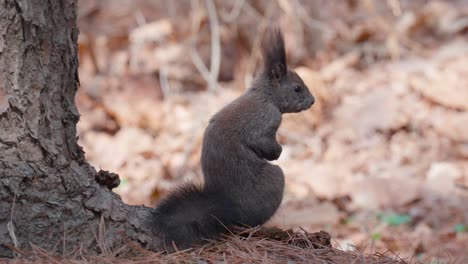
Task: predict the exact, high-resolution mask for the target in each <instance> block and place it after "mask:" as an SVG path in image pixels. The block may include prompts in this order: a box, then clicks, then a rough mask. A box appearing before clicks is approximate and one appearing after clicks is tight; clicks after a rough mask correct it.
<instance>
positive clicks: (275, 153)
mask: <svg viewBox="0 0 468 264" xmlns="http://www.w3.org/2000/svg"><path fill="white" fill-rule="evenodd" d="M275 143H276V144H273V145H272V148H271V150H270V151H269V152H268V153H267V155H265V158H266V159H267V160H270V161H271V160H277V159H278V158H279V157H280V156H281V152H282V151H283V148H282V147H281V145H280V144H279V143H278V142H275Z"/></svg>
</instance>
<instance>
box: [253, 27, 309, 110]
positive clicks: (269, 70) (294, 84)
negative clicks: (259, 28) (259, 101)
mask: <svg viewBox="0 0 468 264" xmlns="http://www.w3.org/2000/svg"><path fill="white" fill-rule="evenodd" d="M262 54H263V60H264V67H263V72H262V73H261V75H260V79H261V81H262V83H263V84H264V85H262V86H263V87H262V89H266V90H267V91H266V92H267V94H269V95H270V98H272V100H273V103H274V104H275V105H276V106H277V107H278V108H279V109H280V111H281V113H294V112H300V111H303V110H306V109H309V108H310V107H311V106H312V104H314V102H315V98H314V96H313V95H312V94H311V93H310V91H309V88H308V87H307V86H306V85H305V84H304V81H302V79H301V77H299V75H298V74H297V73H296V72H294V71H292V70H289V69H288V67H287V65H286V51H285V47H284V38H283V33H282V32H281V30H280V29H278V28H274V29H272V30H270V31H269V32H268V34H267V37H266V38H264V40H263V43H262ZM265 84H266V85H265Z"/></svg>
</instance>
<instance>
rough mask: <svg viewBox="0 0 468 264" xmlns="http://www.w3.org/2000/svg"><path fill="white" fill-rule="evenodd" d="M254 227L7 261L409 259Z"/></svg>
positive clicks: (35, 250) (27, 254)
mask: <svg viewBox="0 0 468 264" xmlns="http://www.w3.org/2000/svg"><path fill="white" fill-rule="evenodd" d="M257 231H258V229H252V230H249V233H247V234H246V233H244V234H243V235H230V236H227V237H225V238H223V239H221V240H219V241H212V242H211V243H209V244H207V245H204V246H201V247H197V248H194V249H189V250H184V251H178V252H175V253H171V254H165V253H161V252H159V253H156V252H151V251H148V250H145V249H143V248H141V247H138V246H135V245H128V246H127V247H128V248H131V250H130V251H129V250H118V251H115V252H111V253H108V254H107V255H106V254H102V255H82V254H81V253H79V254H77V253H75V254H74V256H71V255H68V256H59V255H54V254H53V253H50V252H47V251H46V250H43V249H41V248H39V247H36V246H32V248H31V249H30V250H28V251H25V250H19V249H16V248H15V249H14V250H15V251H16V252H17V253H18V255H19V256H18V257H16V258H15V259H12V260H11V261H10V263H17V264H20V263H73V264H75V263H133V264H143V263H234V264H235V263H312V264H314V263H317V264H318V263H320V264H322V263H337V264H341V263H343V264H345V263H346V264H350V263H355V264H364V263H366V264H371V263H372V264H396V263H398V264H404V263H409V262H406V261H404V260H402V259H401V258H399V257H398V256H397V255H396V254H394V253H392V252H386V253H377V252H373V253H371V254H368V253H364V252H365V251H366V250H365V248H363V247H361V248H360V249H356V250H355V251H343V250H340V249H335V248H331V247H323V246H322V247H319V248H313V247H311V246H309V247H307V248H303V247H301V246H297V245H302V246H303V245H304V243H296V244H297V245H294V241H296V242H297V239H298V237H302V238H304V237H305V236H304V235H303V234H304V233H303V232H302V231H299V232H294V233H293V234H292V236H291V237H290V239H288V240H287V241H278V240H272V239H266V238H265V237H259V236H256V235H255V233H256V232H257ZM309 242H310V241H309ZM309 245H311V244H310V243H309ZM315 246H316V244H315ZM316 247H317V246H316ZM128 248H127V249H128ZM119 252H131V255H133V256H130V255H129V254H128V253H127V254H125V255H122V256H119Z"/></svg>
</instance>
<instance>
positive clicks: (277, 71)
mask: <svg viewBox="0 0 468 264" xmlns="http://www.w3.org/2000/svg"><path fill="white" fill-rule="evenodd" d="M285 74H286V67H285V66H284V65H283V64H275V65H273V68H272V69H271V76H272V77H273V78H275V79H280V78H281V77H283V76H284V75H285Z"/></svg>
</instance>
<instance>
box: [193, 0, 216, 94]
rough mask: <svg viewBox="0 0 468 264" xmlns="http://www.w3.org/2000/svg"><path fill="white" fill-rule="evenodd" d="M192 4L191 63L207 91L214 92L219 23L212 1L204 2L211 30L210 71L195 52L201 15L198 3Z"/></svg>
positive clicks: (206, 0)
mask: <svg viewBox="0 0 468 264" xmlns="http://www.w3.org/2000/svg"><path fill="white" fill-rule="evenodd" d="M192 3H196V5H197V6H196V7H195V8H193V7H192V9H195V10H197V11H195V12H194V13H195V14H194V15H193V21H192V37H191V41H190V44H191V45H190V46H191V48H190V51H191V52H190V55H191V57H192V62H193V64H194V65H195V67H196V68H197V70H198V71H199V72H200V74H201V75H202V77H203V79H205V81H206V82H207V83H208V89H209V90H210V91H213V90H216V89H217V87H218V82H217V81H218V75H219V69H220V65H221V43H220V42H221V40H220V33H219V22H218V17H217V15H216V7H215V5H214V3H213V0H205V3H206V7H207V10H208V19H209V20H210V30H211V63H210V64H211V65H210V70H208V68H207V67H206V65H205V64H204V62H203V60H202V59H201V58H200V55H199V54H198V52H197V50H196V44H197V37H198V36H197V32H198V31H199V28H200V24H201V17H202V16H201V15H200V14H199V13H200V11H199V10H200V8H199V7H198V1H194V2H192Z"/></svg>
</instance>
